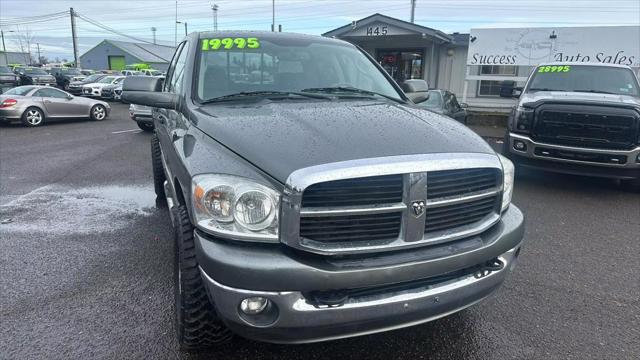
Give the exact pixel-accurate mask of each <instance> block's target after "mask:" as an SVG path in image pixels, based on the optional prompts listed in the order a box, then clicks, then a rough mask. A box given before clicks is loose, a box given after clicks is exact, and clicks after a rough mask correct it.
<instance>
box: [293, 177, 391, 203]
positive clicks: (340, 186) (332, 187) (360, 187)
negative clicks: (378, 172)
mask: <svg viewBox="0 0 640 360" xmlns="http://www.w3.org/2000/svg"><path fill="white" fill-rule="evenodd" d="M400 201H402V175H387V176H373V177H368V178H358V179H345V180H336V181H329V182H324V183H319V184H313V185H311V186H310V187H308V188H307V189H305V191H304V196H303V198H302V206H303V207H335V206H357V205H369V204H385V203H397V202H400Z"/></svg>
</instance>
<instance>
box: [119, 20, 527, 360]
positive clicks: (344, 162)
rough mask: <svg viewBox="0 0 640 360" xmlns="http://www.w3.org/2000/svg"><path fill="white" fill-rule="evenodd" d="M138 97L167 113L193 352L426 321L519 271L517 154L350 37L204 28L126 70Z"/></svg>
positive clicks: (166, 186) (161, 136)
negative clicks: (448, 111) (162, 67)
mask: <svg viewBox="0 0 640 360" xmlns="http://www.w3.org/2000/svg"><path fill="white" fill-rule="evenodd" d="M412 88H415V86H414V87H412V86H411V84H409V86H407V90H409V91H411V89H412ZM122 97H123V99H124V100H125V101H127V102H130V103H134V104H141V105H146V106H150V107H152V108H153V110H152V117H153V122H154V128H155V130H154V133H153V135H152V138H151V163H152V168H153V181H154V185H155V191H156V194H157V195H158V196H159V197H161V198H166V204H167V206H168V208H169V209H170V211H169V212H170V216H171V219H172V223H173V227H174V230H175V233H174V241H175V249H176V255H175V262H174V266H175V268H174V269H175V270H174V271H175V272H174V274H175V276H174V279H175V304H176V305H175V319H176V329H177V336H178V341H179V343H180V344H181V346H182V347H183V348H185V349H194V348H201V347H207V346H215V345H216V344H220V343H221V342H224V341H227V340H228V339H229V338H230V337H231V335H232V334H238V335H240V336H243V337H247V338H252V339H257V340H262V341H267V342H275V343H305V342H315V341H324V340H331V339H339V338H345V337H350V336H358V335H364V334H370V333H375V332H381V331H386V330H391V329H396V328H402V327H406V326H411V325H417V324H420V323H424V322H428V321H431V320H434V319H437V318H440V317H443V316H447V315H449V314H452V313H454V312H457V311H460V310H462V309H465V308H467V307H468V306H471V305H473V304H476V303H478V302H479V301H481V300H483V299H484V298H486V297H487V296H489V295H490V294H492V293H493V292H494V291H495V290H496V289H498V287H499V286H500V285H501V284H502V283H503V281H504V280H505V278H506V277H507V275H508V274H509V272H510V271H511V270H512V269H513V268H514V265H515V263H516V259H517V257H518V255H519V253H520V249H521V246H522V242H523V233H524V225H523V224H524V218H523V215H522V213H521V212H520V210H519V209H518V208H517V207H516V206H514V205H512V204H511V197H512V192H513V176H514V168H513V166H512V164H511V162H510V161H509V160H508V159H506V158H504V157H502V156H501V155H498V154H496V152H494V151H493V149H492V148H491V147H490V146H489V145H488V144H487V143H486V142H485V141H484V140H483V139H482V138H480V137H479V136H477V135H476V134H475V133H473V132H472V131H471V130H469V129H468V128H466V127H465V126H464V125H462V124H459V123H457V122H456V121H454V120H452V119H450V118H447V117H444V116H442V115H439V114H436V113H434V112H432V111H429V110H425V109H423V108H419V107H417V106H415V105H414V104H413V103H412V102H411V101H410V100H409V98H408V97H407V96H406V95H405V93H404V92H403V91H402V89H401V88H400V87H399V86H398V84H396V83H395V82H394V81H393V79H392V78H391V77H390V76H389V75H388V74H387V73H386V72H385V71H384V70H383V69H382V68H381V67H380V65H379V64H377V63H376V61H375V60H374V59H373V58H372V57H371V56H369V55H368V54H367V53H366V52H364V51H362V50H361V49H359V48H358V47H356V46H354V45H352V44H350V43H347V42H344V41H341V40H336V39H329V38H324V37H317V36H309V35H298V34H285V33H271V32H208V33H207V32H205V33H192V34H190V35H189V36H187V37H186V38H185V40H184V41H182V42H181V43H180V44H179V45H178V47H177V49H176V53H175V55H174V57H173V59H172V60H171V63H170V66H169V69H168V72H167V76H166V79H165V80H162V79H160V78H156V77H148V76H132V77H128V78H127V79H125V81H124V84H123V95H122Z"/></svg>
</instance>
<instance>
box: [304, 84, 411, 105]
mask: <svg viewBox="0 0 640 360" xmlns="http://www.w3.org/2000/svg"><path fill="white" fill-rule="evenodd" d="M300 91H302V92H305V93H306V92H323V93H331V94H334V93H339V92H345V93H353V94H363V95H370V96H382V97H383V98H385V99H389V100H393V101H396V102H402V103H404V101H402V100H401V99H396V98H394V97H392V96H389V95H384V94H380V93H377V92H375V91H369V90H364V89H358V88H354V87H350V86H334V87H317V88H307V89H302V90H300Z"/></svg>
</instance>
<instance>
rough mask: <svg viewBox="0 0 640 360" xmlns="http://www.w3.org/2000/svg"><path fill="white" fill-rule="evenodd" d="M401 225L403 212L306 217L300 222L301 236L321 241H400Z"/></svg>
mask: <svg viewBox="0 0 640 360" xmlns="http://www.w3.org/2000/svg"><path fill="white" fill-rule="evenodd" d="M401 222H402V214H401V213H400V212H395V213H381V214H366V215H338V216H322V217H304V218H302V219H300V236H302V237H304V238H307V239H311V240H314V241H321V242H324V241H326V242H340V241H349V242H351V241H370V240H380V239H389V238H397V237H398V235H399V234H400V225H401Z"/></svg>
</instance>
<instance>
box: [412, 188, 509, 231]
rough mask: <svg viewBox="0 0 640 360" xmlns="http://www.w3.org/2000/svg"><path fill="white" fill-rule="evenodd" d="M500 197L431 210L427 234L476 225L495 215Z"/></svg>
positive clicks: (428, 213)
mask: <svg viewBox="0 0 640 360" xmlns="http://www.w3.org/2000/svg"><path fill="white" fill-rule="evenodd" d="M497 201H498V196H491V197H488V198H482V199H479V200H472V201H469V202H464V203H460V204H453V205H445V206H440V207H434V208H429V209H428V210H427V220H426V222H425V230H424V231H425V233H427V234H428V233H435V232H438V231H444V230H449V229H453V228H457V227H461V226H466V225H469V224H473V223H476V222H478V221H481V220H482V219H484V218H485V217H486V216H487V215H490V214H491V213H493V212H494V211H495V209H496V203H497Z"/></svg>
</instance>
